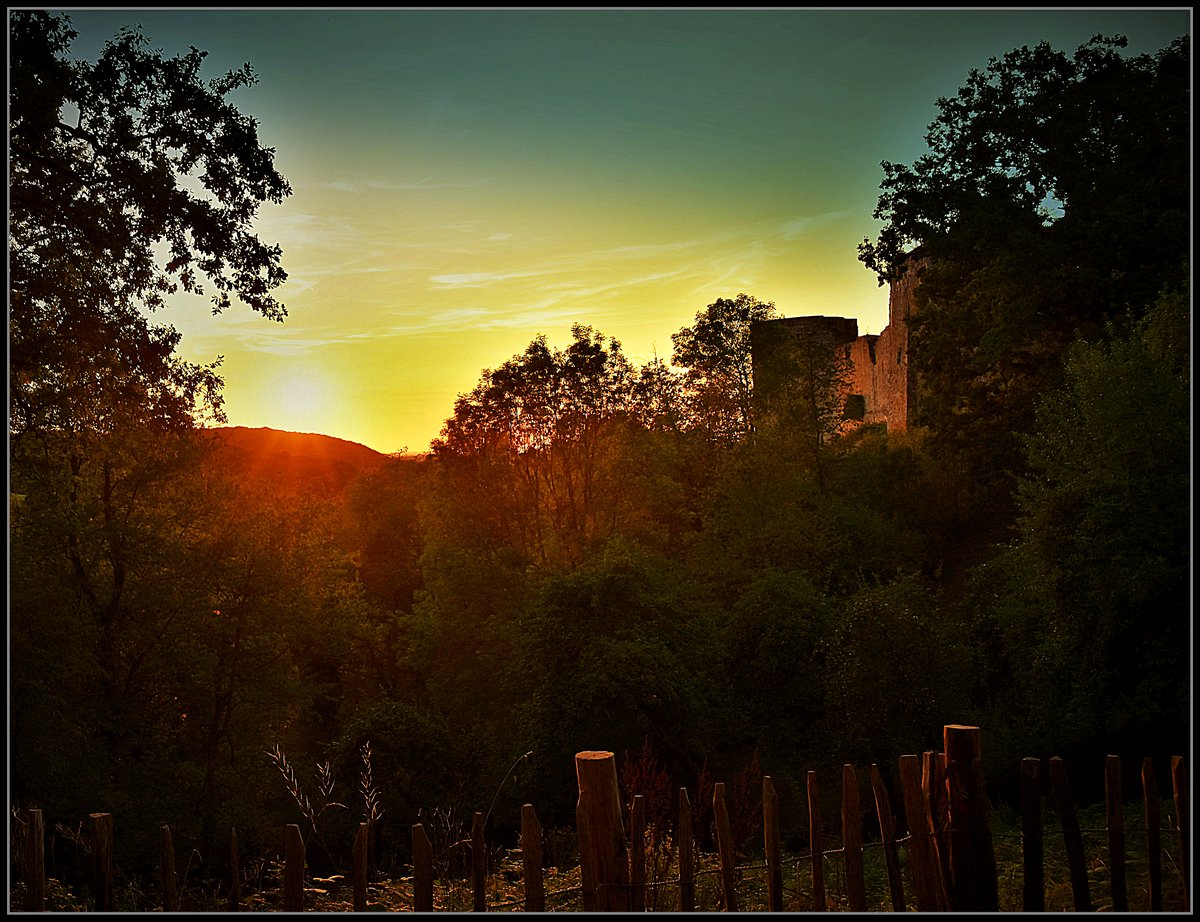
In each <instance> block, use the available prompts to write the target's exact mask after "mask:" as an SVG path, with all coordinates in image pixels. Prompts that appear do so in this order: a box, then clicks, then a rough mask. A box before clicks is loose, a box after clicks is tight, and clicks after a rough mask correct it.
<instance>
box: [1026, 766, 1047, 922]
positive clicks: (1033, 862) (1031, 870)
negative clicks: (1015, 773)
mask: <svg viewBox="0 0 1200 922" xmlns="http://www.w3.org/2000/svg"><path fill="white" fill-rule="evenodd" d="M1021 857H1022V862H1023V865H1024V887H1023V898H1022V902H1021V908H1022V909H1023V910H1024V911H1025V912H1045V910H1046V848H1045V843H1044V842H1043V841H1042V760H1041V759H1034V758H1027V759H1022V760H1021Z"/></svg>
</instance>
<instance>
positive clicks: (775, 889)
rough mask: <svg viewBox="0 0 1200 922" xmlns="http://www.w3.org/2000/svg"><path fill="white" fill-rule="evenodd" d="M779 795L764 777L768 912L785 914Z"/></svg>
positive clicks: (771, 782)
mask: <svg viewBox="0 0 1200 922" xmlns="http://www.w3.org/2000/svg"><path fill="white" fill-rule="evenodd" d="M779 843H780V836H779V795H778V794H776V793H775V782H774V781H772V780H771V776H770V775H763V855H764V856H765V857H766V859H767V911H768V912H783V863H782V858H781V856H780V847H779Z"/></svg>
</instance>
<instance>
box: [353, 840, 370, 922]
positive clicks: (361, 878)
mask: <svg viewBox="0 0 1200 922" xmlns="http://www.w3.org/2000/svg"><path fill="white" fill-rule="evenodd" d="M370 834H371V827H370V826H369V825H368V824H367V823H359V824H358V829H357V830H355V833H354V851H353V853H352V862H353V865H352V871H351V877H352V878H353V888H354V896H353V899H354V911H355V912H366V911H367V863H368V857H367V852H368V843H369V836H370Z"/></svg>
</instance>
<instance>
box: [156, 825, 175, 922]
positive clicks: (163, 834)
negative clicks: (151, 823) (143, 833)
mask: <svg viewBox="0 0 1200 922" xmlns="http://www.w3.org/2000/svg"><path fill="white" fill-rule="evenodd" d="M159 852H160V854H159V872H160V877H161V880H162V894H163V912H178V911H179V886H178V884H177V882H176V880H175V842H174V840H173V839H172V838H171V827H170V826H167V825H166V824H164V825H163V826H162V828H161V829H160V830H159Z"/></svg>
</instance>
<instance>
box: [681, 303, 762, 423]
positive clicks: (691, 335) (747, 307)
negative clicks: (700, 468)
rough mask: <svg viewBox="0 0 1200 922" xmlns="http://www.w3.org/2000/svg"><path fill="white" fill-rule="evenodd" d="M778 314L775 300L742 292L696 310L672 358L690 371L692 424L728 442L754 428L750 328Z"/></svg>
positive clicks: (688, 387) (688, 390) (686, 377)
mask: <svg viewBox="0 0 1200 922" xmlns="http://www.w3.org/2000/svg"><path fill="white" fill-rule="evenodd" d="M777 316H778V314H777V313H776V311H775V305H774V304H773V303H771V302H769V301H759V300H758V299H757V298H755V297H752V296H751V295H748V294H739V295H738V296H737V297H736V298H732V299H730V298H718V299H717V300H716V301H714V302H713V303H712V304H710V305H708V307H706V308H705V309H704V310H702V311H699V312H698V313H697V314H696V320H695V323H693V324H692V325H691V326H690V327H684V328H683V329H682V330H679V331H678V332H677V333H674V334H672V335H671V342H672V343H673V344H674V346H675V351H674V353H673V354H672V357H671V361H672V362H673V363H674V364H675V365H678V366H680V367H682V368H684V369H686V372H685V375H684V382H685V386H686V393H687V396H688V402H689V404H690V418H689V420H688V424H689V425H690V426H693V427H695V428H698V429H701V430H702V431H704V432H705V433H707V434H708V436H709V437H710V438H712V439H715V440H718V441H721V442H727V443H730V442H736V441H738V440H740V439H742V438H744V437H745V436H746V435H748V434H749V433H750V432H752V431H753V428H754V421H753V406H752V403H753V395H754V366H753V361H752V356H751V349H750V329H751V326H752V325H753V324H755V323H757V322H758V321H761V320H770V319H773V318H775V317H777Z"/></svg>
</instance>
